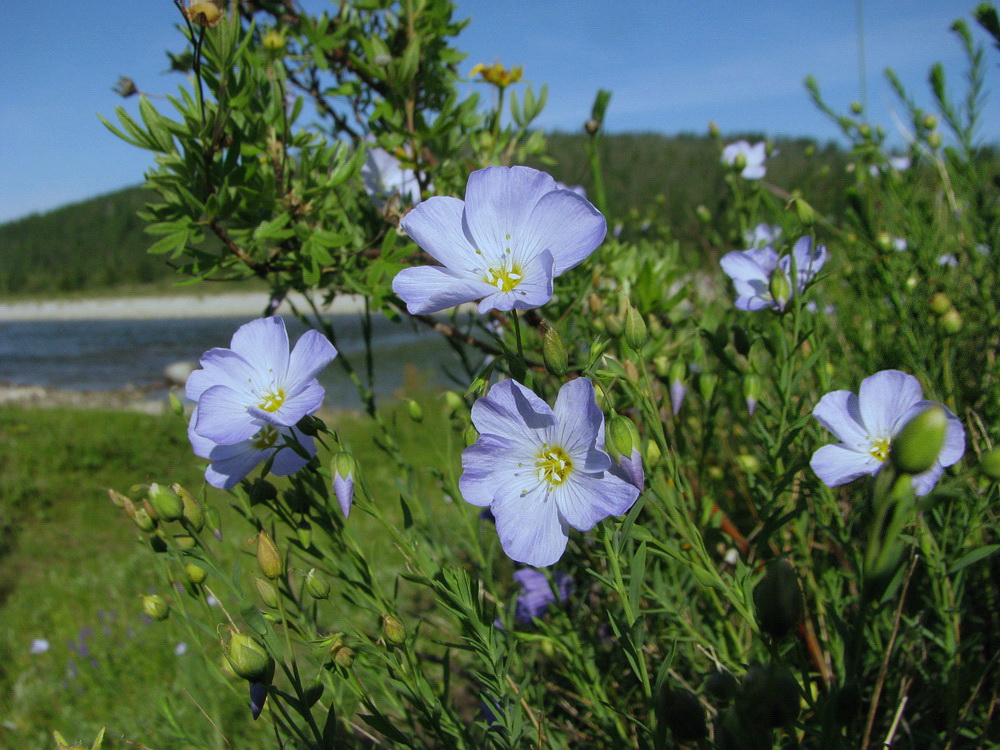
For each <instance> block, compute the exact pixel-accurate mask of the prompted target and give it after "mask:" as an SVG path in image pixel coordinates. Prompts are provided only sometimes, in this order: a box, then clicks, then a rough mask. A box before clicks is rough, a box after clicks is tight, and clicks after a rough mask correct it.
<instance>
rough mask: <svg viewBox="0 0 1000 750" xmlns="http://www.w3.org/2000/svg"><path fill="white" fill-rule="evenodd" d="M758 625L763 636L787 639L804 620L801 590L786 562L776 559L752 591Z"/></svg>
mask: <svg viewBox="0 0 1000 750" xmlns="http://www.w3.org/2000/svg"><path fill="white" fill-rule="evenodd" d="M753 604H754V609H755V610H756V613H757V624H758V625H759V626H760V629H761V632H762V633H767V634H768V635H769V636H771V637H772V638H784V637H785V636H786V635H788V634H789V633H790V632H791V630H792V628H794V627H795V626H796V625H798V623H799V620H800V619H801V618H802V606H803V602H802V589H801V588H800V587H799V579H798V576H796V575H795V569H794V568H793V567H792V566H791V564H790V563H789V562H788V561H787V560H774V561H772V562H770V563H768V565H767V572H766V573H765V574H764V577H763V578H761V579H760V581H758V582H757V585H756V586H754V589H753Z"/></svg>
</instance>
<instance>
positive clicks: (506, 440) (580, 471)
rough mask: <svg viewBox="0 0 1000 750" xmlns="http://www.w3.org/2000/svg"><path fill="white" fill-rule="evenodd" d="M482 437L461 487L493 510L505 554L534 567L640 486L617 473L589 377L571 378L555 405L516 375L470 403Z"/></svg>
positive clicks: (628, 500) (623, 506) (552, 558)
mask: <svg viewBox="0 0 1000 750" xmlns="http://www.w3.org/2000/svg"><path fill="white" fill-rule="evenodd" d="M472 423H473V424H474V425H475V427H476V429H477V430H478V431H479V439H478V440H477V441H476V442H475V443H474V444H473V445H471V446H470V447H468V448H466V449H465V452H464V453H463V454H462V468H463V474H462V477H461V479H460V480H459V488H460V489H461V492H462V496H463V497H464V498H465V500H466V501H467V502H469V503H471V504H472V505H477V506H480V507H487V506H488V507H489V508H490V510H491V511H492V513H493V516H494V517H495V519H496V528H497V534H498V535H499V537H500V544H501V546H502V547H503V550H504V552H505V553H506V554H507V555H508V556H509V557H510V558H512V559H514V560H516V561H518V562H522V563H525V564H527V565H531V566H534V567H544V566H546V565H551V564H552V563H554V562H556V561H557V560H558V559H559V558H560V557H562V554H563V552H564V551H565V549H566V543H567V541H568V539H569V529H570V528H571V527H572V528H574V529H577V530H579V531H587V530H589V529H591V528H593V527H594V526H595V525H596V524H597V523H598V522H600V521H601V520H603V519H605V518H607V517H608V516H617V515H621V514H622V513H624V512H625V511H627V510H628V509H629V508H630V507H631V506H632V504H633V503H634V502H635V500H636V498H637V497H638V496H639V490H638V489H637V488H636V487H634V486H633V485H632V484H630V483H629V482H627V481H625V480H624V479H622V478H621V477H619V476H615V475H614V474H613V473H612V468H613V465H612V461H611V457H610V456H609V455H608V454H607V453H605V452H604V450H603V449H604V414H602V413H601V410H600V409H599V408H598V407H597V403H596V402H595V400H594V385H593V383H591V382H590V381H589V380H587V379H586V378H579V379H577V380H573V381H571V382H569V383H566V384H565V385H564V386H563V387H562V388H561V389H560V391H559V396H558V397H557V399H556V404H555V408H550V407H549V405H548V404H546V403H545V402H544V401H542V400H541V399H540V398H539V397H538V396H536V395H535V394H534V393H532V392H531V391H530V390H528V389H527V388H525V387H524V386H523V385H521V384H520V383H518V382H517V381H514V380H505V381H503V382H500V383H497V384H496V385H494V386H493V387H492V388H491V389H490V391H489V393H488V394H487V395H486V396H485V397H483V398H481V399H479V400H478V401H476V403H475V404H474V405H473V407H472Z"/></svg>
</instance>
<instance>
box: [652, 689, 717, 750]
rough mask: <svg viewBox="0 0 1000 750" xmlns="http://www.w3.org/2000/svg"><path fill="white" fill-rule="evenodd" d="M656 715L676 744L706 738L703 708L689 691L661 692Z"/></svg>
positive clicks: (706, 725) (706, 731) (672, 690)
mask: <svg viewBox="0 0 1000 750" xmlns="http://www.w3.org/2000/svg"><path fill="white" fill-rule="evenodd" d="M656 714H657V717H658V719H659V720H660V721H662V722H663V724H664V725H665V726H667V727H668V728H669V729H670V733H671V734H672V735H673V738H674V739H675V740H676V741H677V742H694V741H696V740H701V739H704V738H705V737H707V736H708V724H707V722H706V716H705V707H704V706H702V705H701V701H699V700H698V696H696V695H695V694H694V693H692V692H691V691H690V690H677V689H671V690H666V689H664V690H661V691H660V694H659V696H658V697H657V706H656Z"/></svg>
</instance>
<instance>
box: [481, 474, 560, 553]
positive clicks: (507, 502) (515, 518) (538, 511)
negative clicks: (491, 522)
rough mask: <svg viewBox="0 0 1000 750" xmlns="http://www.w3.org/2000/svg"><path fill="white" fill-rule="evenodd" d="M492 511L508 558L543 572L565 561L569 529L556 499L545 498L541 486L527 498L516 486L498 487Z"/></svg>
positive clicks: (527, 495) (491, 507)
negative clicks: (561, 515) (540, 569)
mask: <svg viewBox="0 0 1000 750" xmlns="http://www.w3.org/2000/svg"><path fill="white" fill-rule="evenodd" d="M490 509H491V510H492V511H493V515H494V517H495V518H496V521H497V534H498V535H499V536H500V545H501V546H502V547H503V551H504V552H505V553H506V555H507V556H508V557H509V558H511V559H512V560H514V561H516V562H521V563H525V564H526V565H531V566H533V567H536V568H543V567H545V566H546V565H552V564H553V563H555V562H557V561H558V560H559V558H560V557H562V555H563V552H565V550H566V542H567V541H568V540H569V526H568V525H567V523H566V521H565V520H563V519H562V518H561V517H560V515H559V507H558V506H557V504H556V501H555V498H554V497H553V496H552V495H548V496H546V493H545V491H544V490H543V489H541V485H539V489H537V490H535V491H531V492H528V493H526V494H524V495H522V494H521V491H520V489H519V488H518V487H517V486H516V485H507V486H503V487H499V488H498V489H497V494H496V498H495V499H494V501H493V504H492V505H491V506H490Z"/></svg>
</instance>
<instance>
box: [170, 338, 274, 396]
mask: <svg viewBox="0 0 1000 750" xmlns="http://www.w3.org/2000/svg"><path fill="white" fill-rule="evenodd" d="M200 361H201V367H202V369H200V370H195V371H194V372H192V373H191V374H190V375H189V376H188V379H187V383H186V385H185V388H184V395H185V396H187V397H188V398H189V399H190V400H192V401H194V402H195V403H197V402H198V400H199V399H200V398H201V394H202V393H204V392H205V391H206V390H208V389H209V388H211V387H212V386H213V385H226V386H229V387H230V388H232V389H233V390H234V391H238V392H242V391H249V390H250V388H251V385H252V384H253V382H254V379H255V378H256V376H257V371H256V370H255V369H254V367H253V366H252V365H251V364H250V363H249V362H247V361H246V360H245V359H244V358H243V357H242V356H241V355H239V354H237V353H236V352H234V351H233V350H232V349H222V348H218V347H217V348H215V349H209V350H208V351H207V352H205V353H204V354H203V355H202V356H201V360H200Z"/></svg>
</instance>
